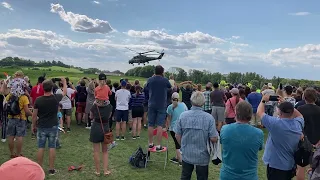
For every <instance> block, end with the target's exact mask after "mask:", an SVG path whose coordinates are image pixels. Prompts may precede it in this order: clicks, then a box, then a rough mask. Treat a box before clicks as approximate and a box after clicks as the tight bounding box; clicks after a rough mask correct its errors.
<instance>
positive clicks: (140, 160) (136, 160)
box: [129, 147, 147, 168]
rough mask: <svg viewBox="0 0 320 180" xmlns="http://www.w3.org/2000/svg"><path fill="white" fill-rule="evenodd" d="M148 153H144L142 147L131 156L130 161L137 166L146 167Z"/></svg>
mask: <svg viewBox="0 0 320 180" xmlns="http://www.w3.org/2000/svg"><path fill="white" fill-rule="evenodd" d="M146 158H147V154H145V153H143V150H142V148H141V147H139V148H138V149H137V150H136V152H134V153H133V154H132V156H130V159H129V163H130V164H131V165H132V166H133V167H136V168H145V164H146Z"/></svg>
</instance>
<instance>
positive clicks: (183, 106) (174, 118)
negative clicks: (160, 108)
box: [167, 102, 188, 131]
mask: <svg viewBox="0 0 320 180" xmlns="http://www.w3.org/2000/svg"><path fill="white" fill-rule="evenodd" d="M184 111H188V107H187V106H186V104H184V103H183V102H179V103H178V105H177V107H176V108H174V109H173V108H172V104H171V105H169V106H168V108H167V114H169V115H170V116H171V122H170V127H169V130H170V131H173V129H174V128H175V126H176V121H177V120H178V119H179V117H180V114H181V113H183V112H184Z"/></svg>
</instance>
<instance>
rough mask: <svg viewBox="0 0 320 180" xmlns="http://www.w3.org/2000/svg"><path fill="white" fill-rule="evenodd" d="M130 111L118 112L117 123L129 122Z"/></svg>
mask: <svg viewBox="0 0 320 180" xmlns="http://www.w3.org/2000/svg"><path fill="white" fill-rule="evenodd" d="M128 120H129V110H116V121H117V122H128Z"/></svg>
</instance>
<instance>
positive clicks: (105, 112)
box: [91, 104, 112, 131]
mask: <svg viewBox="0 0 320 180" xmlns="http://www.w3.org/2000/svg"><path fill="white" fill-rule="evenodd" d="M98 108H99V111H100V116H101V120H102V123H103V124H107V123H109V118H110V115H111V113H112V105H110V104H109V105H107V106H97V105H96V104H93V106H92V108H91V113H92V115H93V119H94V122H96V123H101V122H100V116H99V112H98ZM105 131H107V129H105Z"/></svg>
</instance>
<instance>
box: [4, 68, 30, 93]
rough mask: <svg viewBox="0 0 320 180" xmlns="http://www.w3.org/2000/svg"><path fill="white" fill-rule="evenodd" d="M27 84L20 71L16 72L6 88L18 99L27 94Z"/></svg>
mask: <svg viewBox="0 0 320 180" xmlns="http://www.w3.org/2000/svg"><path fill="white" fill-rule="evenodd" d="M27 86H28V84H27V82H26V81H25V80H24V74H23V72H22V71H17V72H16V73H15V74H14V78H13V79H12V80H11V81H10V82H9V84H8V87H9V88H10V93H11V94H12V95H14V96H17V97H20V96H21V95H24V94H27V95H29V93H28V92H27V91H26V90H27Z"/></svg>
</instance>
